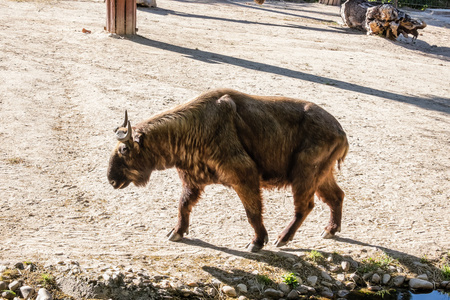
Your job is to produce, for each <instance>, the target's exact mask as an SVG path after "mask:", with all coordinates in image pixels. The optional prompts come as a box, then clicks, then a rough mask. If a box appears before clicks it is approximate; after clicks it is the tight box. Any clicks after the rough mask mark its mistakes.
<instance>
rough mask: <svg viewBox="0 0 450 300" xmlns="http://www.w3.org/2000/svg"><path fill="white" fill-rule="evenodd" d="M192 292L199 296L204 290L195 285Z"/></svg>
mask: <svg viewBox="0 0 450 300" xmlns="http://www.w3.org/2000/svg"><path fill="white" fill-rule="evenodd" d="M193 293H194V295H197V296H200V297H201V296H203V294H204V291H203V290H202V289H201V288H199V287H198V286H196V287H194V290H193Z"/></svg>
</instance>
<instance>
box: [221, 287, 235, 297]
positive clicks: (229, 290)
mask: <svg viewBox="0 0 450 300" xmlns="http://www.w3.org/2000/svg"><path fill="white" fill-rule="evenodd" d="M222 292H223V293H224V294H225V295H227V296H229V297H236V296H237V292H236V290H235V289H234V287H232V286H229V285H225V286H223V287H222Z"/></svg>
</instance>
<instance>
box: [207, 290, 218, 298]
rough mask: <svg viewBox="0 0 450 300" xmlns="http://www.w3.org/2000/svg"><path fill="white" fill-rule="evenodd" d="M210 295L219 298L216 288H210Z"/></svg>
mask: <svg viewBox="0 0 450 300" xmlns="http://www.w3.org/2000/svg"><path fill="white" fill-rule="evenodd" d="M208 295H209V296H211V297H213V298H215V297H216V296H217V290H216V289H215V288H209V289H208Z"/></svg>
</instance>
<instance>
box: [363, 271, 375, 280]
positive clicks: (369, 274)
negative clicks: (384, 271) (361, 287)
mask: <svg viewBox="0 0 450 300" xmlns="http://www.w3.org/2000/svg"><path fill="white" fill-rule="evenodd" d="M372 275H373V272H369V273H364V274H363V276H362V279H363V280H364V281H367V280H368V279H369V278H370V277H371V276H372Z"/></svg>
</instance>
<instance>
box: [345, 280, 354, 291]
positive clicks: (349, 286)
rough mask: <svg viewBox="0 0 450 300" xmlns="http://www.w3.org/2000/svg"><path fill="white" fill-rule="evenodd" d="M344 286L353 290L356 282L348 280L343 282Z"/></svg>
mask: <svg viewBox="0 0 450 300" xmlns="http://www.w3.org/2000/svg"><path fill="white" fill-rule="evenodd" d="M345 287H346V288H347V289H349V290H353V289H355V288H356V283H354V282H352V281H349V282H346V283H345Z"/></svg>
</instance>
